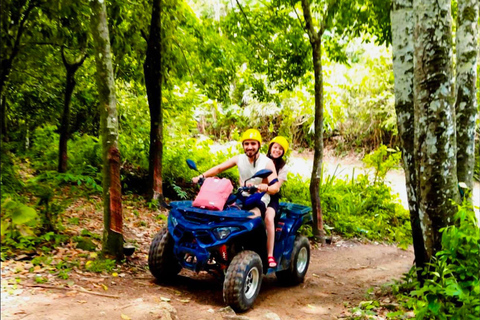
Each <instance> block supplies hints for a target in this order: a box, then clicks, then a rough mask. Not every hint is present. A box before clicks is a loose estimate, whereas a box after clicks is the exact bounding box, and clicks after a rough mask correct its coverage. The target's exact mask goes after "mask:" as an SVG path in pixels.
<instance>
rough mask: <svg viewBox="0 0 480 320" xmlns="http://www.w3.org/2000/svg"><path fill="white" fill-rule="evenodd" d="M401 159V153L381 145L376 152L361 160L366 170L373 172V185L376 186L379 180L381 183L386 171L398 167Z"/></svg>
mask: <svg viewBox="0 0 480 320" xmlns="http://www.w3.org/2000/svg"><path fill="white" fill-rule="evenodd" d="M401 157H402V153H401V152H400V151H397V150H394V149H389V148H387V146H385V145H381V146H380V147H379V148H378V149H377V150H375V151H372V152H371V153H369V154H367V155H366V156H365V157H364V158H363V162H364V163H365V165H366V167H367V168H373V169H374V170H375V178H374V180H373V183H374V184H376V183H377V182H378V181H379V180H380V181H383V180H384V179H385V177H386V176H387V172H388V171H390V170H391V169H392V168H394V167H396V166H398V165H399V163H400V159H401Z"/></svg>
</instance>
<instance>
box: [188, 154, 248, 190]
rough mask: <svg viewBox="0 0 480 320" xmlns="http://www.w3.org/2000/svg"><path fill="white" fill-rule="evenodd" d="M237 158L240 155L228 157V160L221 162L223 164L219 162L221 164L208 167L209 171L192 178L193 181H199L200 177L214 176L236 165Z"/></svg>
mask: <svg viewBox="0 0 480 320" xmlns="http://www.w3.org/2000/svg"><path fill="white" fill-rule="evenodd" d="M237 160H238V155H237V156H234V157H232V158H230V159H228V160H227V161H225V162H223V163H221V164H219V165H217V166H215V167H213V168H210V169H208V170H207V171H205V172H204V173H203V174H201V175H199V176H198V177H194V178H193V179H192V181H193V182H194V183H197V182H198V179H199V178H208V177H214V176H216V175H217V174H219V173H221V172H223V171H225V170H227V169H230V168H232V167H234V166H236V165H237Z"/></svg>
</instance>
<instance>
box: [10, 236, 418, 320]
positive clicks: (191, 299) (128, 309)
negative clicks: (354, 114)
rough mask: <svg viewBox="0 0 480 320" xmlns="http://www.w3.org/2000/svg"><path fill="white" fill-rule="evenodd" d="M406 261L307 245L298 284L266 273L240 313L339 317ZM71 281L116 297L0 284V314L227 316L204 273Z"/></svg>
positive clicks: (372, 250)
mask: <svg viewBox="0 0 480 320" xmlns="http://www.w3.org/2000/svg"><path fill="white" fill-rule="evenodd" d="M412 261H413V253H412V250H406V251H405V250H401V249H399V248H396V247H393V246H386V245H375V244H360V243H355V242H339V243H336V244H334V245H330V246H325V247H320V248H312V257H311V263H310V267H309V270H308V273H307V277H306V279H305V282H304V283H303V284H301V285H299V286H295V287H281V286H279V285H278V283H277V281H276V278H275V276H274V275H269V276H267V277H265V278H264V280H263V284H262V289H261V291H260V294H259V296H258V298H257V300H256V302H255V305H254V308H253V309H251V310H249V311H247V312H246V313H243V314H242V316H243V317H245V318H239V319H283V320H289V319H337V318H338V317H340V316H342V315H345V313H346V312H348V309H349V308H351V307H354V306H357V305H358V303H359V302H360V301H363V300H368V297H366V292H367V290H368V289H369V288H371V287H376V288H379V287H381V286H382V285H383V284H384V283H386V282H390V281H392V279H396V278H400V277H401V275H402V274H403V273H405V272H407V271H408V270H409V268H410V267H411V266H412ZM138 262H139V261H137V263H138ZM131 263H134V262H131ZM5 282H8V280H7V279H2V287H3V286H4V283H5ZM75 283H76V286H75V288H78V286H81V287H83V288H85V289H87V290H93V291H94V292H97V293H100V294H108V295H112V296H117V297H118V298H110V297H102V296H96V295H92V294H86V293H82V292H81V291H80V290H77V291H63V290H55V289H44V288H29V287H22V286H19V287H18V288H20V289H18V290H17V291H15V290H12V289H10V292H8V290H7V291H4V290H2V307H1V310H2V319H12V320H17V319H18V320H19V319H24V320H34V319H52V320H53V319H69V320H77V319H78V320H80V319H169V318H168V316H173V315H174V314H176V315H177V317H178V319H192V320H195V319H198V320H200V319H224V318H228V317H230V318H231V317H232V314H228V313H225V312H222V311H221V309H222V308H224V307H225V305H224V303H223V299H222V285H221V283H219V282H218V281H217V280H216V279H215V278H213V277H212V276H210V275H209V274H206V273H200V274H195V273H191V272H185V271H182V272H181V274H180V275H179V276H178V277H177V278H176V279H175V280H174V281H173V283H172V284H170V285H160V284H158V283H156V282H155V281H154V279H153V277H152V276H151V275H150V274H149V273H148V272H141V273H138V274H136V275H134V276H133V275H129V274H127V275H126V276H125V277H123V278H121V277H115V278H114V277H111V276H108V277H99V276H93V277H92V276H88V275H85V276H78V277H76V280H75ZM95 283H96V284H98V283H101V284H103V285H105V286H106V287H108V291H104V290H102V289H101V288H95V285H94V284H95ZM19 290H21V292H20V291H19ZM172 307H173V308H172ZM169 309H170V311H168V310H169ZM162 316H163V317H162Z"/></svg>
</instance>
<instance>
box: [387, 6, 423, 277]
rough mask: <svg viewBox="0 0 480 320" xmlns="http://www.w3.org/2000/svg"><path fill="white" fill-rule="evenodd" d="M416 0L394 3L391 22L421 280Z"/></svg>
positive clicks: (398, 108)
mask: <svg viewBox="0 0 480 320" xmlns="http://www.w3.org/2000/svg"><path fill="white" fill-rule="evenodd" d="M412 9H413V0H394V1H393V2H392V11H391V15H390V18H391V24H392V45H393V74H394V78H395V111H396V114H397V127H398V134H399V137H400V142H401V147H402V159H403V169H404V171H405V182H406V187H407V195H408V207H409V210H410V224H411V227H412V236H413V249H414V252H415V263H416V266H417V268H419V271H418V273H417V276H418V278H419V280H421V273H422V271H421V269H423V267H424V266H425V263H426V262H427V261H428V260H427V252H426V250H425V245H424V241H423V234H422V228H421V225H420V216H419V213H418V205H417V200H418V196H417V192H416V189H415V188H416V185H417V176H416V171H415V157H414V155H415V148H414V108H413V27H414V21H413V11H412Z"/></svg>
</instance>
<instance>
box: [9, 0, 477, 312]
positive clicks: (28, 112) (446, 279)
mask: <svg viewBox="0 0 480 320" xmlns="http://www.w3.org/2000/svg"><path fill="white" fill-rule="evenodd" d="M479 9H480V5H479V3H478V1H477V0H452V1H447V0H439V1H421V0H299V1H297V0H294V1H285V0H265V1H258V0H235V1H233V0H230V1H226V0H208V1H200V0H151V1H145V0H134V1H125V0H117V1H99V0H90V1H85V0H75V1H64V0H56V1H46V0H1V44H0V45H1V55H0V59H1V72H0V106H1V113H0V119H1V120H0V125H1V139H0V140H1V154H0V156H1V180H0V187H1V263H2V297H3V294H4V293H3V292H7V293H8V292H10V291H11V290H12V288H15V289H16V288H17V286H22V285H23V284H24V285H25V286H27V285H32V283H33V284H35V285H39V286H40V285H49V284H50V285H53V283H59V281H60V282H61V281H63V282H62V286H63V285H65V286H66V287H67V288H68V286H69V285H68V283H69V282H71V281H72V280H73V279H75V272H77V271H76V270H81V271H83V272H89V273H93V274H99V275H102V276H104V277H118V274H124V273H132V272H131V270H132V268H133V269H135V270H137V271H138V270H141V271H138V272H146V273H145V274H148V270H147V268H148V266H147V259H148V258H147V255H146V251H148V245H149V241H150V240H151V238H152V237H153V236H154V233H155V232H157V231H158V230H159V229H160V228H161V227H162V226H165V224H166V221H167V217H168V210H167V209H165V207H164V206H165V204H168V203H170V202H171V201H176V200H186V199H193V198H194V197H195V194H196V193H197V192H198V186H196V185H195V184H193V183H192V182H191V180H192V177H194V176H196V175H197V174H198V173H196V172H195V171H193V170H190V169H189V168H188V166H187V163H186V160H187V159H192V160H194V161H195V162H196V163H197V165H198V166H199V167H200V168H201V170H203V171H205V170H207V169H208V168H211V167H213V166H215V165H217V164H219V163H221V162H223V161H225V160H227V159H229V158H230V157H232V156H233V155H236V154H239V153H243V149H242V146H241V144H240V143H239V141H240V137H241V135H242V133H243V132H245V130H247V129H249V128H255V129H258V130H259V131H260V133H261V135H262V138H263V141H264V143H263V145H262V148H261V152H263V153H266V152H267V149H268V143H267V142H268V141H270V140H271V139H273V138H274V137H276V136H278V135H280V136H284V137H286V138H287V140H288V141H289V143H290V147H291V148H290V149H291V151H289V152H288V153H287V154H286V158H287V163H293V159H294V158H295V157H298V156H299V155H302V154H309V155H311V161H312V171H311V173H309V175H308V176H305V175H303V176H302V175H299V174H293V173H290V174H289V175H288V180H287V181H286V182H285V183H284V185H283V186H282V201H285V202H291V203H296V204H301V205H305V206H309V207H311V209H312V217H313V223H312V224H311V225H309V226H306V227H305V228H303V229H302V230H301V232H302V233H303V234H304V235H306V236H307V237H308V238H309V239H310V242H311V244H312V248H313V247H315V248H322V247H328V246H329V244H331V243H332V242H335V241H337V242H339V241H358V242H361V243H367V244H371V243H382V244H385V245H388V246H396V247H399V248H401V249H402V250H411V252H413V255H414V260H415V262H414V264H413V265H412V266H411V269H410V271H408V272H407V273H405V274H404V275H403V278H402V280H399V281H398V282H395V283H394V284H393V285H391V286H390V287H388V288H386V289H385V290H386V291H387V293H385V292H383V293H382V294H383V295H384V296H383V299H384V297H385V296H388V299H389V301H390V300H392V301H395V303H393V304H388V306H385V304H384V303H382V302H381V301H382V297H370V298H369V299H368V303H364V302H365V301H363V302H362V303H360V304H358V303H359V302H360V301H357V305H356V306H354V308H353V306H352V308H353V310H352V308H350V311H349V317H350V319H387V318H388V319H405V318H406V317H412V316H411V315H412V313H413V314H414V316H413V317H415V318H418V319H478V318H479V317H480V283H479V274H478V270H479V268H480V228H479V221H478V219H477V217H476V216H475V211H477V212H478V210H479V208H478V207H475V206H474V204H473V203H474V201H473V200H474V199H477V198H480V195H479V194H478V192H474V190H477V191H478V189H475V188H478V184H479V182H480V152H479V149H480V147H479V146H480V117H479V107H478V105H479V101H480V90H479V89H478V88H479V86H480V80H479V79H480V78H479V76H478V75H479V72H480V64H479V58H480V36H479V29H480V27H479V25H480V24H479V23H480V20H479ZM217 150H220V151H217ZM326 154H329V155H333V156H334V157H335V158H336V159H341V158H342V157H345V156H351V155H352V154H353V155H355V157H357V158H359V159H361V161H362V163H363V166H364V168H365V169H366V170H369V171H368V172H370V173H366V172H363V171H362V172H361V173H355V172H352V173H351V175H348V176H341V175H337V174H335V173H334V174H327V173H325V171H326V170H323V169H324V168H325V163H324V162H325V155H326ZM290 161H291V162H290ZM392 170H399V171H401V172H403V173H404V176H405V184H406V186H405V187H406V191H407V195H408V206H407V207H405V206H403V205H402V204H401V202H400V201H399V199H398V197H397V196H396V195H395V194H394V193H393V192H392V190H391V187H390V185H389V184H388V183H386V180H385V179H386V176H387V173H388V172H391V171H392ZM219 177H224V178H228V179H230V180H231V181H232V182H233V183H234V184H235V186H238V179H239V175H238V170H236V169H231V170H228V171H226V172H223V173H221V174H220V175H219ZM87 218H88V219H87ZM139 233H142V234H146V235H148V236H145V237H146V239H144V238H143V237H138V236H137V234H139ZM340 239H341V240H340ZM127 240H128V241H129V242H132V243H133V244H134V245H135V247H136V250H137V253H136V256H135V257H136V258H135V259H134V260H132V258H129V257H125V256H124V248H123V245H124V242H125V241H127ZM64 250H66V251H64ZM145 250H146V251H145ZM312 250H313V249H312ZM59 252H63V255H61V256H60V257H59V256H58V253H59ZM20 262H21V263H23V264H22V266H21V267H20V265H19V264H18V263H20ZM410 262H411V261H410ZM15 266H16V267H15ZM5 268H7V269H5ZM12 268H13V269H12ZM15 268H17V269H18V268H20V269H21V271H22V272H23V271H25V272H24V273H22V272H20V271H19V272H13V274H10V275H8V278H4V274H5V271H6V270H15ZM20 269H18V270H20ZM39 270H42V271H43V273H42V272H40V271H39ZM16 273H17V274H18V273H19V274H26V275H28V274H31V276H30V277H28V276H25V278H22V277H20V278H19V277H18V276H17V277H16V276H15V274H16ZM7 274H8V272H7ZM142 274H143V273H142ZM102 285H104V284H102ZM103 289H104V290H105V291H106V290H107V289H106V288H103ZM272 290H274V289H272ZM2 300H3V299H2ZM2 310H3V304H2ZM2 315H4V314H3V311H2ZM179 316H180V318H182V317H181V315H180V314H179ZM279 316H280V317H281V318H282V319H283V317H282V315H281V314H279ZM337 316H338V315H337ZM122 318H123V319H126V318H124V317H123V314H122ZM11 319H17V318H15V317H13V316H12V317H11ZM286 319H290V318H286ZM325 319H326V318H325Z"/></svg>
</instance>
